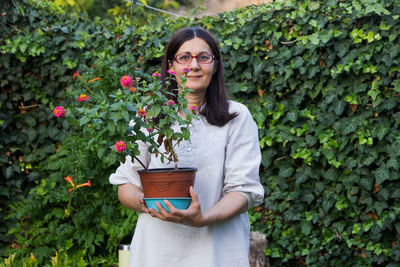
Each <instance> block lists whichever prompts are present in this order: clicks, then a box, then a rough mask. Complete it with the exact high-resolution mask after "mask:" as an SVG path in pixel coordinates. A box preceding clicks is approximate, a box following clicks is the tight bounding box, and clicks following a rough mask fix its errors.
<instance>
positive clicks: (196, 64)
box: [189, 58, 200, 70]
mask: <svg viewBox="0 0 400 267" xmlns="http://www.w3.org/2000/svg"><path fill="white" fill-rule="evenodd" d="M189 68H190V69H192V70H193V69H194V70H197V69H199V68H200V64H199V62H198V61H197V58H192V62H190V64H189Z"/></svg>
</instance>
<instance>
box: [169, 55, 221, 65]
mask: <svg viewBox="0 0 400 267" xmlns="http://www.w3.org/2000/svg"><path fill="white" fill-rule="evenodd" d="M202 53H207V54H208V55H210V56H211V61H210V62H208V63H200V62H199V61H198V60H197V57H198V56H199V55H200V54H202ZM180 54H188V55H189V56H190V57H191V59H190V61H189V62H186V63H181V62H179V61H178V59H177V58H176V57H177V56H178V55H180ZM200 54H198V55H197V56H193V55H192V54H190V53H187V52H182V53H179V54H177V55H175V56H174V60H175V61H176V63H178V64H190V63H192V61H193V59H194V58H195V59H196V61H197V63H199V64H211V63H213V62H214V61H215V56H214V55H213V54H210V53H208V52H201V53H200Z"/></svg>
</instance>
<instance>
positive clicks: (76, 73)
mask: <svg viewBox="0 0 400 267" xmlns="http://www.w3.org/2000/svg"><path fill="white" fill-rule="evenodd" d="M78 75H79V72H78V71H75V72H74V79H75V78H76V76H78Z"/></svg>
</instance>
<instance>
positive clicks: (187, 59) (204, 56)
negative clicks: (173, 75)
mask: <svg viewBox="0 0 400 267" xmlns="http://www.w3.org/2000/svg"><path fill="white" fill-rule="evenodd" d="M193 58H195V59H196V60H197V62H198V63H199V64H210V63H212V62H213V61H214V59H215V57H214V56H213V55H211V54H209V53H207V52H201V53H200V54H198V55H197V56H192V55H191V54H190V53H180V54H177V55H176V56H175V57H174V59H175V61H176V62H177V63H179V64H190V63H191V62H192V60H193Z"/></svg>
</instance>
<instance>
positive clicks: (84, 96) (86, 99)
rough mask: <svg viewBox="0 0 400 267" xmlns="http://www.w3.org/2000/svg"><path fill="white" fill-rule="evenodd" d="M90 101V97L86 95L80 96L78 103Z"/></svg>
mask: <svg viewBox="0 0 400 267" xmlns="http://www.w3.org/2000/svg"><path fill="white" fill-rule="evenodd" d="M88 100H89V96H88V95H86V94H81V95H80V96H78V101H79V102H82V101H83V102H85V101H88Z"/></svg>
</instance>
